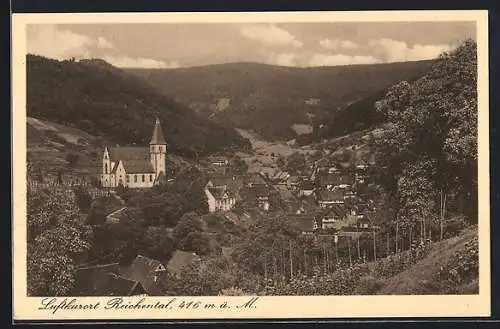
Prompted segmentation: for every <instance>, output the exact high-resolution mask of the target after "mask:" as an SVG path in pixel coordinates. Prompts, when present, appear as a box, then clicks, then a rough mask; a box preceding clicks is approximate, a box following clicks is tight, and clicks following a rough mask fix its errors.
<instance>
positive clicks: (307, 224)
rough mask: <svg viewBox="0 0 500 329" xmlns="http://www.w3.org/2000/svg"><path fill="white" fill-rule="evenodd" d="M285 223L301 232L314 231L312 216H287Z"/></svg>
mask: <svg viewBox="0 0 500 329" xmlns="http://www.w3.org/2000/svg"><path fill="white" fill-rule="evenodd" d="M287 222H288V223H289V224H290V225H291V226H293V227H296V228H298V229H300V230H301V231H302V232H312V231H314V223H315V219H314V216H311V215H297V214H289V215H288V216H287Z"/></svg>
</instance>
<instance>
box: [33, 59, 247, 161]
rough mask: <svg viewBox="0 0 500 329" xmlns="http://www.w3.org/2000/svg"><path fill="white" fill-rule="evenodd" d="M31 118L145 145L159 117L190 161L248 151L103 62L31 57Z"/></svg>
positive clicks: (173, 145)
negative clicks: (226, 151) (228, 151)
mask: <svg viewBox="0 0 500 329" xmlns="http://www.w3.org/2000/svg"><path fill="white" fill-rule="evenodd" d="M27 89H28V93H27V112H28V116H32V117H36V118H40V119H47V120H51V121H53V122H56V123H61V124H65V125H68V126H73V127H76V128H79V129H82V130H84V131H86V132H88V133H91V134H93V135H96V136H103V137H105V138H106V139H108V140H111V141H113V142H115V143H118V144H134V143H136V144H139V145H147V144H148V143H149V140H150V138H151V133H152V129H153V124H154V120H155V117H156V116H159V118H160V120H161V121H162V124H163V129H164V133H165V137H166V139H167V143H168V147H169V149H170V150H171V151H172V152H173V153H176V154H179V155H184V156H192V155H194V154H198V155H199V154H204V153H210V152H216V151H220V150H222V149H227V148H238V147H245V146H246V145H248V144H247V143H248V141H247V140H245V139H243V138H242V137H241V136H240V135H239V134H238V133H237V132H236V131H235V130H234V129H232V128H227V127H223V126H221V125H220V124H217V123H215V122H212V121H210V120H207V119H206V118H204V117H201V116H200V115H198V114H196V113H194V112H193V111H191V110H190V109H189V108H187V107H186V106H185V105H182V104H179V103H177V102H175V101H173V100H172V99H170V98H168V97H166V96H165V95H162V94H160V93H159V92H158V91H157V90H156V89H155V88H153V87H151V86H150V85H148V84H147V83H145V82H144V81H143V80H141V79H139V78H137V77H136V76H134V75H131V74H129V73H127V72H124V71H123V70H121V69H118V68H116V67H113V66H112V65H110V64H108V63H106V62H104V61H102V60H85V61H79V62H75V61H70V60H66V61H57V60H52V59H48V58H45V57H40V56H34V55H28V56H27Z"/></svg>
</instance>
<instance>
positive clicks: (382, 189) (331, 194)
mask: <svg viewBox="0 0 500 329" xmlns="http://www.w3.org/2000/svg"><path fill="white" fill-rule="evenodd" d="M255 15H257V14H255ZM365 15H367V14H366V13H365ZM385 15H387V14H385ZM74 16H77V15H74ZM130 16H131V15H130ZM206 16H208V17H210V15H209V14H207V15H206ZM249 16H250V17H255V16H252V15H249ZM310 16H311V17H312V16H313V15H312V14H310ZM374 16H376V15H375V14H374ZM68 17H72V16H68ZM106 17H108V16H102V17H100V19H99V20H91V19H87V21H84V20H83V19H81V20H78V19H75V20H73V19H71V18H69V19H68V18H66V19H65V20H63V19H61V20H60V22H59V21H57V20H56V21H55V22H51V21H49V20H46V21H42V20H41V19H40V20H39V21H38V22H37V21H36V19H32V20H31V21H30V20H28V21H27V22H24V23H23V24H24V25H23V27H24V30H23V33H22V34H20V35H21V37H22V36H23V35H24V40H22V41H21V42H23V43H24V44H23V47H21V48H20V50H19V51H18V53H17V56H21V57H22V58H21V59H20V62H22V63H23V64H22V65H23V70H24V72H21V73H19V74H20V75H23V77H22V79H23V83H24V84H25V85H24V88H25V89H24V90H18V92H19V93H23V96H22V97H25V104H24V106H25V108H18V109H16V110H15V111H16V114H15V115H16V116H18V119H17V123H16V124H18V125H22V126H23V128H22V130H20V132H22V134H24V137H22V139H18V141H20V140H22V142H23V143H24V145H22V144H19V145H20V147H19V149H20V150H22V152H24V155H23V157H22V158H18V159H21V160H22V159H25V162H22V161H21V162H19V163H17V164H16V167H18V168H17V170H22V171H23V174H20V175H21V176H23V175H24V177H25V178H24V177H21V179H23V178H24V179H25V181H24V182H23V184H21V182H20V181H19V180H18V182H17V184H18V185H17V188H18V189H21V192H20V193H21V194H23V193H24V194H23V196H22V197H20V198H19V199H18V200H21V201H19V202H20V204H21V203H23V202H22V200H23V199H22V198H23V197H24V200H25V201H24V202H25V210H24V211H25V213H24V215H23V216H24V218H20V217H19V218H17V217H15V218H14V222H15V223H14V225H13V227H14V228H15V230H23V233H22V235H21V236H20V239H22V240H23V242H22V243H23V244H22V248H24V249H23V250H24V251H23V253H21V254H19V255H18V254H17V253H16V261H15V262H18V263H19V262H22V265H19V267H16V268H18V269H20V271H19V272H21V271H23V272H24V273H23V274H20V276H19V277H20V278H25V282H23V287H24V289H25V292H26V297H30V298H38V300H41V302H40V301H39V302H37V303H36V307H40V308H42V309H43V308H44V307H45V309H52V308H54V307H55V310H57V309H58V308H61V307H62V309H71V308H72V307H71V305H72V304H77V303H79V301H78V299H71V298H80V297H85V298H86V297H117V296H118V297H119V299H113V301H114V303H118V304H120V303H124V300H123V299H121V298H139V299H140V298H143V299H141V300H142V301H143V302H141V304H142V303H144V304H146V303H147V302H146V300H148V298H151V297H169V296H170V297H171V296H180V297H182V296H184V297H186V296H189V297H193V296H194V297H203V296H218V297H221V296H226V297H227V296H229V297H239V298H240V299H239V300H241V301H242V303H243V302H246V301H251V300H253V302H255V303H256V301H257V298H259V299H262V300H265V298H266V297H267V296H291V297H292V296H302V297H304V296H308V297H307V298H309V296H343V297H347V296H419V297H423V296H436V295H438V296H439V295H440V296H455V297H456V296H460V295H462V296H471V295H476V296H479V292H480V290H481V292H484V293H486V294H487V295H488V296H489V291H488V289H489V277H488V275H489V274H488V273H481V275H486V276H483V278H486V281H484V280H483V279H481V280H480V271H479V269H480V266H479V265H480V258H481V262H483V260H484V259H485V258H484V257H483V255H482V253H483V251H484V252H486V254H484V255H485V257H487V258H486V261H487V262H488V259H489V254H488V253H489V249H488V248H489V247H488V246H486V247H484V248H483V247H481V248H482V249H481V253H480V252H479V251H480V228H481V227H483V228H486V230H487V228H488V225H489V208H486V209H485V208H484V205H485V203H484V201H486V207H489V205H488V203H489V197H488V193H489V192H488V190H487V191H486V192H484V188H483V187H485V186H486V187H485V188H486V189H489V187H488V184H489V183H488V179H489V178H488V177H482V178H481V179H482V181H480V178H479V176H478V172H479V170H478V168H479V167H480V163H486V165H487V161H488V159H487V153H486V159H485V160H482V159H480V152H479V150H478V143H482V144H481V146H482V147H483V148H486V149H487V148H488V137H487V134H488V132H487V131H488V128H487V127H486V128H484V127H483V128H480V125H479V123H480V122H481V120H482V123H483V124H484V123H485V122H486V125H487V120H488V105H487V99H486V102H485V103H484V104H481V108H480V107H479V106H478V104H480V101H479V100H478V99H480V97H479V96H478V92H479V90H480V89H479V88H478V80H480V79H481V74H482V73H480V72H481V70H484V69H485V68H486V66H485V65H487V57H484V56H487V53H485V52H486V51H487V50H486V49H485V48H484V44H483V42H484V41H482V39H483V38H484V37H485V36H487V34H486V35H485V34H484V30H479V28H480V27H479V25H478V19H477V17H478V16H477V15H476V16H471V17H475V18H474V19H471V18H468V19H462V20H461V19H460V17H459V16H458V17H457V19H455V20H454V19H451V18H450V15H448V16H443V17H445V18H446V19H443V20H440V19H438V17H439V15H438V14H436V15H434V16H433V15H429V16H427V17H428V19H427V20H425V17H426V16H419V17H420V19H414V20H412V19H406V20H405V19H404V16H400V17H399V19H391V18H390V17H393V18H394V17H396V16H394V15H393V16H390V17H389V19H385V20H384V19H369V17H368V19H363V18H362V17H361V16H360V19H358V20H356V19H355V16H352V15H351V16H348V17H350V19H342V17H343V16H341V17H340V19H335V17H336V16H335V15H334V14H332V19H329V20H328V19H322V20H314V19H311V20H309V21H308V20H307V19H298V20H293V19H289V20H287V19H286V18H284V19H282V20H280V19H272V18H273V17H274V18H276V17H279V14H275V16H269V15H268V16H263V17H260V19H254V20H252V19H250V20H249V19H247V20H245V19H242V20H240V21H239V20H238V17H243V18H245V17H248V16H237V15H234V16H233V17H234V19H227V20H222V19H219V20H217V19H214V20H212V21H210V20H205V21H203V20H201V21H193V20H185V21H181V20H180V19H177V20H176V19H173V20H168V16H167V19H165V20H163V21H158V20H154V19H152V20H147V19H144V20H142V21H137V20H135V21H129V22H127V21H126V20H124V19H123V20H121V21H120V20H119V19H118V18H115V19H113V20H107V18H106ZM136 17H141V16H140V14H137V15H136ZM224 17H231V14H228V15H227V16H224ZM299 17H302V18H304V17H307V16H304V15H302V16H301V15H299ZM323 17H325V16H323ZM370 17H371V16H370ZM377 17H380V15H379V16H377ZM479 17H480V18H484V15H479ZM402 18H403V19H402ZM482 24H485V23H484V22H483V23H482ZM483 27H484V26H482V27H481V28H483ZM480 47H483V48H482V49H480ZM480 51H482V54H480ZM480 55H481V56H483V57H480ZM485 60H486V62H485ZM478 63H479V64H478ZM20 79H21V78H20ZM482 79H483V83H486V89H487V81H484V76H483V77H482ZM486 79H487V76H486ZM486 92H487V91H486ZM483 96H484V94H483ZM483 100H484V97H483ZM19 104H21V103H19ZM21 112H22V113H21ZM481 113H482V114H481ZM480 129H483V130H484V129H486V131H483V133H486V139H484V134H483V139H482V140H481V139H480V134H479V133H478V131H479V130H480ZM20 134H21V133H20ZM14 139H15V138H14ZM486 152H487V150H486ZM481 156H482V157H483V158H484V153H483V154H482V155H481ZM481 161H483V162H481ZM19 168H22V169H19ZM483 168H484V167H483ZM487 168H488V167H486V173H485V174H486V175H487V174H488V170H487ZM16 177H17V176H16ZM21 185H23V186H21ZM480 185H481V186H480ZM481 188H482V189H483V190H482V191H483V192H481V193H483V194H482V197H481V198H480V192H479V191H480V189H481ZM484 193H486V194H484ZM19 195H20V194H15V196H14V198H16V197H18V196H19ZM483 199H484V200H483ZM21 206H22V204H21ZM481 209H483V210H482V211H481ZM19 216H20V215H19ZM481 225H482V226H481ZM21 226H22V228H20V227H21ZM15 236H16V238H17V237H19V236H18V234H15ZM483 238H484V243H489V232H488V231H483V234H482V236H481V239H483ZM16 243H17V242H15V243H14V245H15V246H20V244H16ZM481 266H482V267H484V266H486V267H485V268H484V271H488V272H489V264H488V263H486V264H484V263H482V264H481ZM482 271H483V270H482ZM16 276H17V274H16ZM480 283H481V284H480ZM483 284H484V285H483ZM484 289H486V290H484ZM20 294H22V292H20ZM16 297H17V296H15V297H14V298H16ZM42 297H43V298H44V299H41V298H42ZM47 297H54V298H56V297H57V298H59V300H61V299H60V298H62V297H64V298H65V299H64V305H63V306H61V305H59V306H55V304H56V299H46V298H47ZM23 298H24V297H23ZM68 298H69V299H68ZM241 298H243V299H241ZM251 298H255V299H251ZM70 300H73V301H72V302H69V301H70ZM108 300H110V299H109V298H108ZM156 300H161V299H155V301H156ZM200 300H201V299H200ZM340 300H341V299H340ZM420 301H422V300H420ZM253 302H251V303H253ZM57 303H59V302H57ZM249 303H250V302H248V303H247V304H249ZM306 303H307V302H306ZM306 303H304V300H302V302H301V304H302V307H307V305H305V304H306ZM374 303H376V302H374ZM379 303H380V302H379ZM108 305H109V303H108ZM249 305H250V304H249ZM249 305H247V306H249ZM332 305H333V304H332ZM364 305H365V306H364V307H366V306H367V305H370V304H364ZM75 307H76V306H75ZM178 307H179V306H178ZM189 307H190V306H189V305H187V306H186V305H184V308H189ZM331 307H334V306H331ZM428 307H429V306H428ZM40 308H39V309H40ZM117 308H118V307H117ZM180 308H183V306H180ZM205 308H207V306H206V305H205ZM299 309H300V306H299ZM55 310H54V313H55ZM47 314H50V312H49V313H47ZM61 314H62V313H61ZM82 314H83V313H80V314H79V316H82ZM311 314H313V313H311ZM85 316H86V315H85ZM89 317H91V315H89Z"/></svg>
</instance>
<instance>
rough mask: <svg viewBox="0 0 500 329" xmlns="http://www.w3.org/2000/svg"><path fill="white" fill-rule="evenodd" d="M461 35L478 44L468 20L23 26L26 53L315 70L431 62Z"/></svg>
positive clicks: (119, 62) (166, 64)
mask: <svg viewBox="0 0 500 329" xmlns="http://www.w3.org/2000/svg"><path fill="white" fill-rule="evenodd" d="M466 38H472V39H476V28H475V23H474V22H443V21H441V22H408V23H401V22H387V23H386V22H370V23H359V22H356V23H354V22H341V23H340V22H339V23H335V22H332V23H288V24H286V23H279V24H267V23H262V24H260V23H259V24H257V23H251V24H243V23H217V24H215V23H189V24H187V23H186V24H177V23H175V24H174V23H171V24H168V23H164V24H157V23H155V24H144V23H136V24H65V25H54V24H37V25H29V26H28V28H27V51H28V53H30V54H36V55H41V56H45V57H49V58H53V59H59V60H62V59H69V58H72V57H74V58H75V59H77V60H79V59H83V58H87V59H88V58H101V59H104V60H105V61H107V62H109V63H110V64H113V65H115V66H117V67H121V68H132V67H135V68H181V67H192V66H202V65H210V64H220V63H229V62H256V63H264V64H272V65H282V66H293V67H316V66H338V65H351V64H375V63H391V62H404V61H416V60H424V59H432V58H436V57H437V56H439V54H440V53H442V52H444V51H448V50H451V49H453V48H454V47H455V46H456V45H457V44H458V43H459V42H460V41H461V40H464V39H466Z"/></svg>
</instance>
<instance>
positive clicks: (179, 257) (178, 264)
mask: <svg viewBox="0 0 500 329" xmlns="http://www.w3.org/2000/svg"><path fill="white" fill-rule="evenodd" d="M199 259H200V257H199V256H198V255H196V253H194V252H187V251H182V250H176V251H175V252H174V254H173V255H172V258H170V261H169V262H168V264H167V270H168V271H169V272H170V273H172V274H176V275H180V274H181V272H182V270H183V269H184V268H186V267H187V266H188V265H190V264H192V263H193V262H195V261H197V260H199Z"/></svg>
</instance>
